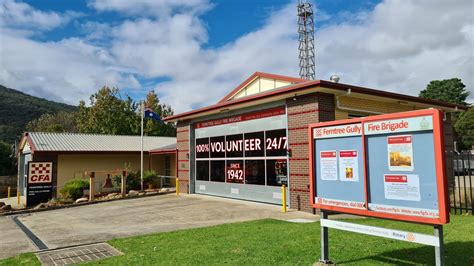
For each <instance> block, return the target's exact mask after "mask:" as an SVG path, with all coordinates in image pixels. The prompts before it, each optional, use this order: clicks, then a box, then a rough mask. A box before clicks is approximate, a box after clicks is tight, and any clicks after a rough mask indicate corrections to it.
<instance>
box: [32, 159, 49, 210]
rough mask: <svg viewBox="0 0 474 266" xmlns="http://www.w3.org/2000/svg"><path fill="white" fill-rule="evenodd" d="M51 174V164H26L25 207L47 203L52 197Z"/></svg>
mask: <svg viewBox="0 0 474 266" xmlns="http://www.w3.org/2000/svg"><path fill="white" fill-rule="evenodd" d="M52 173H53V163H52V162H28V185H27V191H26V206H27V207H32V206H36V205H38V204H39V203H43V202H48V201H49V200H50V199H51V198H52V197H53V174H52Z"/></svg>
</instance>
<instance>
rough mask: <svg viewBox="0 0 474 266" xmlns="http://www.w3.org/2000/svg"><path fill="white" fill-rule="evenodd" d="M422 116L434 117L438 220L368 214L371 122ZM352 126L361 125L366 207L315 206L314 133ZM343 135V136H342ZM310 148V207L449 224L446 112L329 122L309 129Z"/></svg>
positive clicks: (362, 179)
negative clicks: (369, 128) (445, 147)
mask: <svg viewBox="0 0 474 266" xmlns="http://www.w3.org/2000/svg"><path fill="white" fill-rule="evenodd" d="M423 116H431V118H432V122H433V123H432V129H430V130H432V132H433V146H434V162H435V173H436V186H437V188H436V192H437V201H438V213H439V216H438V217H435V218H429V217H421V216H412V215H404V214H395V213H385V212H378V211H374V210H369V201H368V197H369V192H368V169H367V168H368V161H367V160H366V158H367V143H366V142H367V138H366V132H365V124H367V123H370V122H380V121H385V120H394V119H408V118H416V117H423ZM352 124H360V125H361V129H362V132H361V137H362V138H361V140H362V150H363V152H362V154H361V159H362V165H363V176H362V177H361V181H363V182H364V194H365V206H364V209H354V208H347V207H341V206H333V205H327V204H324V203H322V202H316V201H315V197H317V190H316V187H317V184H316V182H317V181H316V176H317V174H316V171H317V169H316V165H315V163H314V162H315V156H316V154H315V150H316V149H315V141H314V132H315V129H318V128H324V127H332V126H348V125H352ZM343 135H344V133H343ZM308 144H309V149H308V150H309V158H310V160H309V167H310V168H309V169H310V177H309V178H310V204H311V206H312V207H313V208H317V209H321V210H327V211H333V212H339V213H348V214H355V215H361V216H367V217H375V218H384V219H392V220H400V221H407V222H415V223H422V224H430V225H443V224H446V223H449V209H448V191H447V188H448V186H447V175H446V167H445V166H446V158H445V153H444V129H443V112H442V111H440V110H437V109H424V110H416V111H408V112H401V113H392V114H384V115H376V116H368V117H361V118H354V119H344V120H336V121H329V122H320V123H313V124H309V125H308Z"/></svg>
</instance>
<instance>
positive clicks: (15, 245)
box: [0, 216, 38, 259]
mask: <svg viewBox="0 0 474 266" xmlns="http://www.w3.org/2000/svg"><path fill="white" fill-rule="evenodd" d="M0 232H1V236H0V247H1V248H0V259H2V258H8V257H11V256H15V255H17V254H20V253H26V252H32V251H37V250H38V249H36V247H35V246H34V245H33V243H32V242H31V241H30V240H29V239H28V238H27V237H26V235H25V234H24V233H23V232H22V231H21V230H20V228H18V226H16V224H15V223H14V222H13V221H12V219H11V218H10V217H6V216H0Z"/></svg>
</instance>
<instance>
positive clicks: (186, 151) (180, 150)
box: [178, 149, 189, 152]
mask: <svg viewBox="0 0 474 266" xmlns="http://www.w3.org/2000/svg"><path fill="white" fill-rule="evenodd" d="M188 151H189V150H179V149H178V152H188Z"/></svg>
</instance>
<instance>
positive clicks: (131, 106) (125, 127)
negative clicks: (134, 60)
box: [76, 86, 140, 135]
mask: <svg viewBox="0 0 474 266" xmlns="http://www.w3.org/2000/svg"><path fill="white" fill-rule="evenodd" d="M138 118H139V117H138V115H137V104H136V103H135V102H134V101H133V100H132V99H131V98H130V97H129V96H127V97H126V98H125V99H124V100H122V99H121V98H120V93H119V89H118V88H109V87H107V86H104V87H102V88H101V89H100V90H99V91H98V92H97V93H95V94H93V95H92V96H91V97H90V107H88V106H86V104H85V102H84V101H81V102H80V103H79V113H78V116H77V119H76V123H77V128H78V130H79V132H82V133H96V134H113V135H136V134H138V133H139V132H140V131H139V130H140V122H139V119H138Z"/></svg>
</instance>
